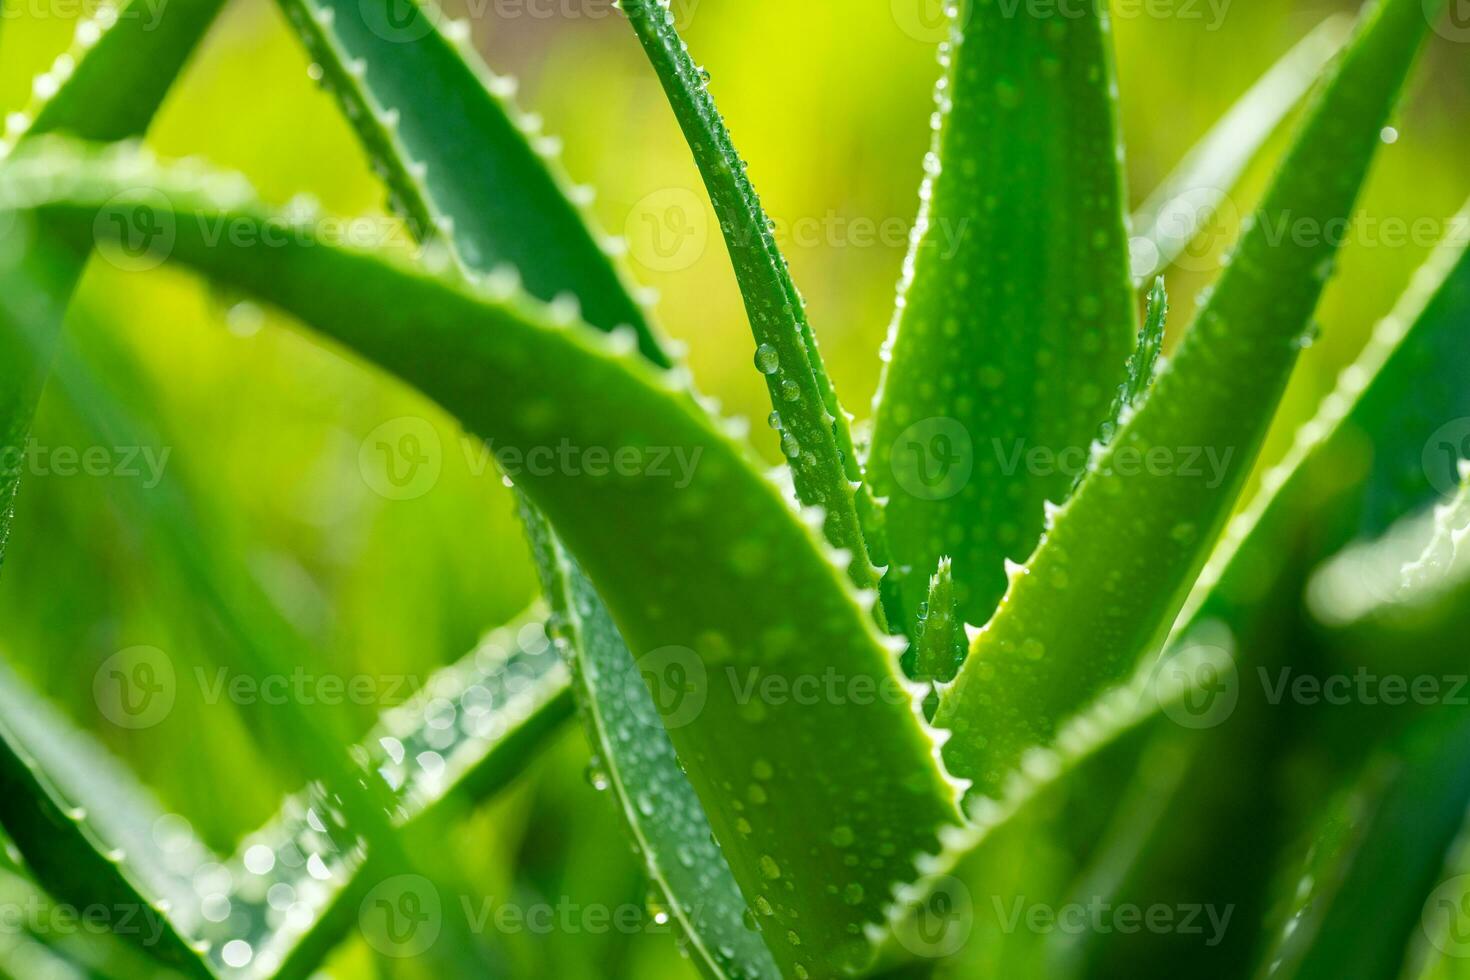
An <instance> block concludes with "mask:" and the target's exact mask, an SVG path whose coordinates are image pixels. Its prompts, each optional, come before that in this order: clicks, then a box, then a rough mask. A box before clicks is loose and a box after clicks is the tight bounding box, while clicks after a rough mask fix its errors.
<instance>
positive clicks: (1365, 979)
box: [1258, 705, 1470, 980]
mask: <svg viewBox="0 0 1470 980" xmlns="http://www.w3.org/2000/svg"><path fill="white" fill-rule="evenodd" d="M1467 759H1470V718H1467V716H1466V712H1465V710H1464V709H1463V708H1462V707H1458V706H1454V705H1442V706H1438V707H1435V708H1433V709H1431V710H1430V711H1429V712H1428V713H1427V714H1426V715H1425V716H1424V717H1423V718H1421V719H1420V720H1419V721H1417V722H1416V723H1415V724H1414V725H1413V726H1412V728H1411V729H1410V730H1409V731H1408V732H1406V733H1405V734H1404V735H1403V736H1402V737H1400V738H1399V739H1397V740H1396V744H1394V745H1393V746H1391V747H1389V748H1388V749H1386V750H1385V751H1383V752H1382V753H1380V754H1379V755H1378V757H1376V758H1375V759H1373V760H1372V761H1371V762H1370V764H1369V765H1368V766H1367V767H1366V769H1365V772H1364V773H1363V775H1362V777H1361V780H1360V782H1359V785H1358V787H1357V788H1356V791H1355V795H1354V798H1352V799H1351V800H1350V801H1349V802H1348V803H1346V804H1345V805H1343V806H1341V807H1340V808H1339V809H1338V811H1337V812H1336V813H1334V814H1333V815H1332V817H1331V818H1330V819H1329V821H1328V825H1327V826H1326V827H1325V828H1323V830H1322V832H1321V834H1320V836H1319V838H1318V840H1317V841H1316V842H1314V844H1313V846H1312V849H1311V851H1310V852H1309V854H1308V858H1307V860H1306V861H1305V862H1303V864H1304V866H1303V868H1302V873H1301V874H1300V875H1299V878H1298V880H1297V881H1294V882H1292V884H1293V885H1295V887H1294V888H1292V889H1291V891H1292V892H1294V894H1292V895H1291V900H1290V902H1289V904H1288V906H1287V909H1286V911H1285V914H1284V915H1283V916H1282V919H1281V922H1280V931H1279V932H1278V935H1277V941H1276V943H1275V946H1274V948H1273V949H1271V950H1270V951H1269V953H1268V955H1267V956H1266V957H1265V958H1264V959H1263V961H1262V963H1261V969H1260V972H1259V974H1258V975H1259V976H1261V977H1267V976H1269V977H1276V978H1290V980H1309V978H1317V977H1321V978H1328V977H1330V978H1333V980H1393V978H1396V977H1399V976H1402V975H1404V965H1405V958H1406V953H1407V952H1408V950H1409V947H1410V944H1411V941H1412V940H1413V939H1414V938H1415V937H1416V934H1417V933H1418V932H1419V930H1420V928H1423V929H1424V930H1426V932H1427V933H1430V935H1429V938H1430V941H1431V942H1435V941H1439V942H1449V943H1454V944H1456V945H1457V946H1458V947H1463V941H1462V940H1461V938H1460V936H1459V935H1458V933H1456V934H1453V935H1448V934H1447V935H1438V934H1435V933H1434V932H1433V930H1439V929H1443V930H1445V931H1446V933H1448V931H1449V930H1450V929H1451V928H1453V929H1460V928H1462V925H1461V923H1462V922H1463V918H1462V917H1463V914H1464V913H1463V909H1462V907H1461V903H1462V901H1463V899H1464V895H1465V888H1464V882H1463V879H1450V880H1448V881H1446V880H1444V879H1445V877H1446V874H1445V865H1446V861H1447V859H1448V858H1449V857H1450V855H1451V852H1452V850H1453V849H1454V846H1455V844H1456V841H1457V838H1459V837H1460V835H1461V833H1462V831H1463V828H1464V826H1465V814H1466V811H1467V808H1470V764H1467ZM1437 885H1439V886H1440V887H1439V888H1436V886H1437ZM1441 948H1444V947H1443V946H1442V947H1441Z"/></svg>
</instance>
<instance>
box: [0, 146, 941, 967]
mask: <svg viewBox="0 0 1470 980" xmlns="http://www.w3.org/2000/svg"><path fill="white" fill-rule="evenodd" d="M57 175H61V177H62V179H59V180H58V179H54V178H56V177H57ZM202 176H203V175H200V174H197V173H195V174H193V175H191V174H190V173H189V172H188V171H187V169H185V170H175V171H172V172H159V171H158V170H156V169H155V168H154V167H153V166H152V165H150V164H149V163H147V162H146V161H143V160H140V159H138V158H136V157H131V156H127V155H114V156H111V157H102V158H98V157H95V156H93V155H90V154H86V153H78V152H77V151H76V150H74V149H68V148H64V147H61V146H53V147H48V148H46V149H45V150H38V151H37V152H35V153H28V154H27V155H26V156H25V158H24V159H23V160H15V161H12V162H11V164H10V165H9V166H7V167H5V168H4V169H3V171H0V178H3V179H0V195H3V197H0V205H3V204H8V205H11V206H16V207H20V208H22V209H29V208H37V209H39V211H40V212H41V216H42V218H43V219H44V220H45V221H47V222H48V223H53V224H54V227H56V228H57V229H58V230H63V229H64V230H65V231H66V233H67V235H68V238H69V239H70V240H71V241H73V242H75V243H77V244H78V245H79V246H86V245H90V236H91V235H92V234H95V233H99V232H98V230H99V229H100V230H101V231H100V233H102V234H112V231H111V229H110V228H109V227H108V226H109V225H111V224H112V222H108V221H105V220H103V221H99V220H98V216H99V212H103V213H106V212H107V208H105V207H104V205H106V203H107V202H108V201H109V200H111V199H112V198H113V197H114V195H116V194H117V193H119V192H120V191H121V190H122V188H124V187H132V188H137V187H146V188H148V189H149V197H150V199H153V198H152V193H153V192H154V191H156V192H157V193H158V194H159V195H162V197H163V199H166V200H168V201H169V202H170V205H171V206H170V207H169V208H167V209H165V210H161V211H159V212H158V213H159V214H160V216H161V217H162V218H163V220H165V221H166V223H167V225H168V226H169V228H170V230H171V238H172V242H171V249H172V251H171V255H172V257H173V258H175V259H177V260H179V261H182V262H184V263H185V264H187V265H190V266H191V267H193V268H195V269H197V270H198V271H200V272H202V273H204V274H206V275H208V276H209V277H211V278H213V279H215V280H217V281H220V282H222V283H224V284H225V285H228V286H230V287H232V288H237V289H240V290H243V291H246V292H249V293H254V294H256V295H258V296H260V297H261V298H263V299H266V300H268V301H271V302H274V303H276V304H277V305H279V306H281V307H282V308H283V309H285V310H287V311H288V312H290V313H292V314H294V315H296V316H297V317H299V318H300V319H302V320H304V321H305V322H307V323H310V324H312V325H313V326H315V327H316V328H317V329H319V330H320V331H322V332H323V333H325V334H326V335H327V336H329V337H333V338H335V339H337V340H339V341H340V342H342V343H344V344H347V345H348V346H350V347H351V348H352V349H353V350H355V351H357V352H358V353H359V354H361V355H363V356H365V357H366V358H368V359H369V360H371V361H373V362H375V363H378V364H380V365H383V366H385V367H388V368H390V369H391V370H393V371H395V372H396V373H397V374H398V375H399V376H400V377H402V378H404V379H405V380H406V381H408V382H409V383H411V384H415V385H416V386H418V387H420V388H421V389H422V390H423V391H425V392H426V393H428V394H429V395H431V396H432V397H434V398H436V399H437V400H438V401H439V402H440V403H441V404H442V405H444V406H445V407H446V408H447V409H448V410H450V411H451V412H453V413H454V414H456V415H457V416H458V417H459V418H460V419H461V420H462V421H463V422H464V423H465V424H466V425H467V426H468V427H469V428H470V429H471V430H472V431H475V432H476V433H477V434H479V435H480V436H482V437H484V438H493V439H494V440H495V443H496V445H497V447H500V448H501V449H502V450H505V449H510V450H513V451H516V452H519V453H521V454H525V453H526V452H528V451H530V450H533V449H536V448H537V447H544V446H547V445H556V444H558V443H559V441H560V440H561V439H566V440H568V441H569V443H570V444H571V445H574V446H584V447H604V448H605V449H606V450H607V451H608V452H609V453H610V455H611V457H613V458H616V457H617V454H618V453H619V452H620V451H623V450H628V451H630V452H633V453H638V454H642V455H640V457H639V458H647V457H649V456H651V455H652V454H654V453H657V454H658V455H657V458H658V459H660V460H665V461H668V460H682V461H683V462H684V464H687V465H685V466H684V467H683V468H682V469H680V468H675V469H673V470H669V469H665V468H655V467H653V466H652V465H651V463H650V465H649V466H647V467H644V468H642V469H638V468H636V467H633V468H630V467H623V468H621V469H620V470H615V471H613V472H610V473H609V474H607V475H606V476H596V477H593V478H588V477H586V476H583V475H581V474H580V471H579V473H578V475H573V474H571V473H569V472H560V471H554V472H550V473H547V472H544V470H543V468H541V467H528V468H527V470H526V472H525V473H523V474H521V476H520V477H519V480H520V485H521V486H522V488H523V489H524V490H525V491H526V494H527V496H528V497H529V498H530V499H531V500H532V502H534V503H535V504H536V505H537V506H538V507H539V508H540V509H541V510H542V511H544V512H545V514H546V515H547V517H548V518H549V519H550V520H551V522H552V524H553V526H554V527H556V528H557V530H558V532H559V534H560V536H561V537H562V538H563V540H564V541H565V542H566V544H567V546H568V548H569V550H570V551H571V553H572V554H574V555H575V556H576V558H577V560H578V562H579V563H580V564H581V566H582V567H583V569H584V570H585V571H586V572H587V574H588V576H589V577H590V578H591V580H592V581H593V583H595V584H596V586H597V588H598V591H599V593H600V594H601V595H602V596H603V599H604V601H605V602H606V603H607V606H608V608H609V609H610V610H611V611H612V613H613V615H614V618H615V620H616V622H617V625H618V626H619V629H620V631H621V632H622V634H623V636H624V637H625V638H626V639H627V640H628V645H629V647H630V648H631V649H632V650H633V651H634V652H635V653H638V654H640V660H642V661H643V663H642V666H643V667H644V668H648V666H649V661H648V660H646V659H644V658H649V657H653V658H655V659H658V658H663V660H667V661H671V662H677V663H678V664H679V665H680V666H681V667H683V668H684V669H685V670H686V671H687V672H688V673H687V675H686V676H687V677H689V678H691V679H692V680H693V681H694V683H693V687H692V689H690V690H686V691H684V692H683V693H684V694H685V695H686V696H685V697H682V698H675V699H673V700H672V701H671V702H670V701H666V702H665V703H663V704H661V705H660V708H661V710H662V711H663V712H664V717H665V722H666V724H667V723H668V722H669V720H670V718H671V716H673V714H674V713H675V712H689V711H690V708H691V704H692V703H693V702H691V696H692V697H693V698H694V699H695V701H702V704H701V705H699V706H698V708H697V710H695V711H693V714H694V717H692V718H690V719H689V720H688V723H687V724H683V725H681V726H677V727H674V728H673V729H672V731H671V734H672V736H673V740H674V745H675V747H676V749H677V751H678V754H679V758H680V759H681V761H683V763H684V765H685V766H686V768H687V770H688V772H689V776H690V781H691V782H692V783H693V785H694V787H695V789H696V791H697V792H698V794H699V797H700V800H701V802H702V803H703V804H704V806H705V810H706V813H707V815H708V816H709V819H710V825H711V826H712V827H713V828H714V830H715V835H716V838H717V839H718V840H719V841H720V843H721V845H722V848H723V850H724V853H725V856H726V859H727V860H728V861H729V863H730V866H731V869H732V870H733V871H734V873H735V876H736V879H737V880H738V881H739V882H740V884H741V888H742V891H743V892H744V893H745V894H746V896H747V897H748V898H749V899H750V900H751V901H752V903H753V904H754V905H755V906H756V908H757V911H758V912H759V913H762V914H765V913H766V912H767V911H768V912H769V915H768V919H769V921H762V928H763V930H764V931H765V932H766V933H767V934H773V935H775V936H776V937H777V942H775V943H774V944H773V945H774V946H775V947H776V949H775V950H773V952H775V955H776V957H777V960H778V962H780V963H782V965H783V969H794V967H795V966H796V965H802V966H803V967H804V968H806V969H808V970H809V971H813V972H828V971H831V970H834V969H838V968H847V967H861V966H864V965H866V963H867V961H868V959H869V957H870V955H871V945H870V940H869V939H868V938H867V937H866V936H865V935H864V932H865V930H864V927H866V926H877V925H878V924H879V923H881V922H883V921H885V918H886V916H887V915H888V914H889V912H890V904H891V902H892V899H893V897H894V896H893V891H894V889H895V888H896V887H898V886H901V885H903V884H905V883H907V882H910V881H912V880H913V879H914V878H915V877H916V876H917V868H916V865H917V864H919V863H921V862H924V855H925V854H926V853H927V854H932V853H934V852H936V851H938V850H939V834H940V832H941V829H942V828H944V827H945V826H947V825H949V824H951V823H952V822H954V821H955V820H956V819H957V813H956V809H955V799H954V796H955V790H954V787H953V786H952V785H951V784H950V783H949V782H948V781H947V779H946V778H945V777H944V776H943V774H942V772H941V770H940V768H939V767H938V766H937V765H936V764H935V760H934V754H935V747H934V743H933V741H932V740H931V736H930V734H929V733H928V732H927V731H926V730H925V728H924V727H923V725H922V723H921V721H920V719H919V718H918V717H917V714H916V710H915V705H914V703H913V698H914V697H915V693H914V692H911V691H910V690H909V689H908V688H907V687H906V686H904V684H903V682H902V679H901V678H900V676H899V674H898V671H897V665H896V663H895V658H894V656H893V653H892V651H891V650H890V649H889V646H890V645H889V644H888V643H887V642H886V641H885V638H884V637H882V636H881V635H879V634H878V632H877V630H876V627H875V625H874V624H873V622H872V619H871V615H870V609H871V602H872V601H873V600H872V597H871V596H868V597H861V596H859V595H857V594H855V593H854V592H853V591H852V590H851V589H850V587H849V586H848V585H847V584H846V582H845V576H844V574H843V566H842V563H841V561H840V560H839V556H837V555H835V554H833V553H831V552H829V551H827V550H826V549H825V547H824V545H823V544H822V542H821V541H820V539H819V538H818V537H817V536H816V535H815V534H814V533H813V531H812V529H811V528H810V527H808V526H806V525H804V524H803V522H802V521H801V520H799V519H798V517H797V515H796V514H794V513H793V512H792V510H791V509H790V507H789V505H788V504H787V503H786V501H785V500H784V499H783V497H782V496H781V493H780V491H779V490H778V488H776V487H775V486H774V485H773V484H771V483H769V482H768V481H767V480H766V479H765V477H764V476H763V475H762V474H761V472H760V471H759V469H758V468H757V466H756V464H755V463H754V462H753V461H752V460H751V458H750V456H749V454H748V450H746V449H745V448H743V447H742V446H740V445H739V444H738V443H737V442H735V441H734V440H733V439H732V438H731V436H730V434H729V433H728V432H727V431H726V428H727V427H726V426H722V425H721V424H719V423H718V422H717V421H716V420H715V419H713V418H711V417H709V416H708V415H707V414H705V413H703V412H701V411H700V410H699V408H698V407H697V406H696V405H695V404H694V403H693V402H692V401H691V400H690V399H689V398H688V397H687V394H686V392H687V379H685V378H684V376H683V375H682V374H681V373H678V372H675V373H672V374H671V373H669V372H659V371H658V370H657V369H655V368H654V367H653V366H651V365H649V364H648V362H647V361H646V360H645V359H644V358H642V357H641V356H638V355H637V354H636V353H635V351H636V344H635V343H634V342H633V337H632V335H631V334H630V333H623V334H619V335H614V336H610V337H609V336H605V335H601V334H598V333H595V332H589V331H588V330H586V329H585V328H583V327H582V326H580V325H578V324H577V323H575V322H573V321H571V320H570V318H568V317H566V316H565V311H564V310H557V309H553V308H548V307H546V306H544V305H542V304H540V303H536V302H533V301H531V300H530V299H528V298H525V297H520V296H517V295H516V294H515V293H514V291H513V290H505V289H504V284H503V283H498V282H491V283H488V284H486V286H485V287H484V288H483V289H480V288H477V287H475V286H473V285H471V284H468V283H464V282H462V281H459V280H457V279H455V278H452V277H451V278H449V279H443V278H435V277H434V276H432V275H428V274H425V273H423V272H420V271H417V270H414V269H410V268H406V267H403V266H401V265H399V264H397V263H394V262H391V261H387V260H384V259H382V258H378V257H374V256H371V255H367V254H361V253H356V252H351V251H347V250H341V249H336V248H332V247H329V246H327V245H325V244H324V243H322V242H321V241H319V240H318V239H317V238H315V237H314V236H313V235H312V232H311V228H310V226H309V225H307V224H303V223H302V222H301V219H300V217H299V216H293V215H277V216H269V215H267V214H265V213H263V212H262V211H260V210H258V209H257V208H256V207H255V206H253V205H251V204H250V203H249V194H248V191H246V190H245V189H244V188H243V187H239V186H237V185H236V184H235V183H233V182H231V181H228V180H222V179H210V180H207V181H204V182H203V184H201V177H202ZM204 185H207V188H208V189H207V190H206V189H205V186H204ZM111 207H114V208H115V207H118V205H117V204H116V203H114V204H113V205H111ZM222 208H223V209H224V210H223V211H221V209H222ZM221 220H223V221H225V222H227V223H228V224H229V225H230V226H231V227H236V228H239V229H240V230H241V232H242V233H241V234H240V235H231V236H225V237H224V238H219V239H217V238H216V237H215V236H213V235H211V234H210V233H209V229H210V228H217V227H219V224H218V223H219V221H221ZM262 233H266V234H265V235H264V237H262ZM283 241H284V242H285V244H284V246H282V247H276V245H278V244H280V243H281V242H283ZM268 242H269V244H267V243H268ZM496 289H500V290H501V292H500V294H499V295H496V294H495V290H496ZM558 316H560V320H559V321H558ZM523 458H524V456H523ZM625 458H626V454H625ZM553 469H555V468H553ZM630 472H634V473H635V475H629V473H630ZM716 516H717V519H716ZM629 541H637V542H641V546H640V547H639V548H636V549H630V548H629V547H628V546H627V543H628V542H629ZM712 555H713V556H719V560H717V561H715V562H713V563H711V562H710V561H709V560H708V559H709V556H712ZM692 569H698V570H699V574H697V575H695V574H691V570H692ZM829 678H830V679H831V680H826V679H829ZM818 681H820V682H822V683H836V684H837V690H838V694H837V695H834V696H831V697H820V698H818V699H816V701H815V703H808V699H807V698H804V697H802V698H795V697H791V696H773V695H771V694H770V691H771V689H772V687H774V688H776V689H779V690H782V691H786V692H791V691H793V686H792V685H794V684H801V685H803V686H806V685H809V684H811V683H813V682H818ZM752 683H754V684H756V685H757V686H756V687H755V688H752V687H751V684H752ZM733 732H738V733H740V734H739V736H738V737H737V736H733V735H732V733H733ZM752 760H763V761H764V762H766V763H767V764H768V765H769V766H770V778H769V779H765V778H762V775H763V774H764V773H765V771H766V770H765V769H764V767H762V768H761V772H760V773H756V772H754V771H752V767H753V762H752ZM756 796H759V797H760V798H761V800H762V801H763V802H756V801H754V800H753V799H752V797H756ZM849 835H851V836H852V838H853V839H854V840H863V839H879V838H881V839H884V840H885V841H887V842H889V843H891V847H886V848H882V849H880V852H879V854H878V855H877V856H876V857H873V858H871V859H870V860H869V861H867V862H863V863H861V864H860V865H859V866H858V867H852V866H850V864H849V861H848V858H849V856H850V851H849V849H848V845H847V844H846V841H847V839H848V836H849ZM839 883H840V887H837V888H836V889H835V894H833V893H831V892H829V891H828V889H827V886H828V885H829V884H833V885H836V884H839ZM782 938H784V939H785V940H786V942H785V943H782V942H780V941H779V940H780V939H782Z"/></svg>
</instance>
